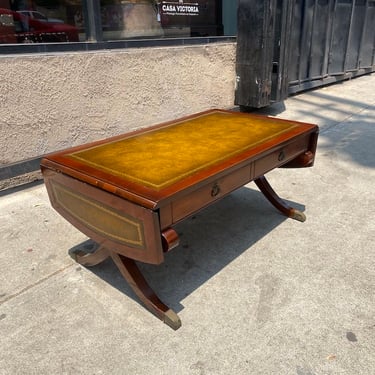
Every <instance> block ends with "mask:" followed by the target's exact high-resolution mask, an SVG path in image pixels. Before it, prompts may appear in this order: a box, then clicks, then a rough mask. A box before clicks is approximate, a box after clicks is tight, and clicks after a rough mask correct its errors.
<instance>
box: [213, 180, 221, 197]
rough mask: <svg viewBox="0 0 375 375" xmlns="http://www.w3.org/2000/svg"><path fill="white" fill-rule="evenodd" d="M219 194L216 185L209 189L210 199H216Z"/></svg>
mask: <svg viewBox="0 0 375 375" xmlns="http://www.w3.org/2000/svg"><path fill="white" fill-rule="evenodd" d="M219 193H220V186H219V185H218V184H217V183H216V184H215V185H214V186H212V189H211V197H216V196H217V195H218V194H219Z"/></svg>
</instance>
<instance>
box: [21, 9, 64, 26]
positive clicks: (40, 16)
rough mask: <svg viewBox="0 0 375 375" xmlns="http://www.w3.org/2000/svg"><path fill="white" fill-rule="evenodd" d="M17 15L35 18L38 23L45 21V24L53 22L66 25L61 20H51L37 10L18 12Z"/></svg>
mask: <svg viewBox="0 0 375 375" xmlns="http://www.w3.org/2000/svg"><path fill="white" fill-rule="evenodd" d="M17 13H19V14H22V15H23V16H26V17H29V18H33V19H35V20H38V21H44V22H52V23H64V21H63V20H60V19H58V18H49V17H47V16H45V15H44V14H43V13H40V12H38V11H36V10H17Z"/></svg>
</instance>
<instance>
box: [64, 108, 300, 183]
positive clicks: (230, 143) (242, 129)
mask: <svg viewBox="0 0 375 375" xmlns="http://www.w3.org/2000/svg"><path fill="white" fill-rule="evenodd" d="M297 126H298V125H297V124H295V123H293V122H280V121H277V120H276V121H275V120H273V119H272V118H264V119H263V118H261V117H259V118H258V117H254V118H252V117H248V116H242V115H240V114H239V115H238V116H237V115H236V114H233V113H226V112H219V111H217V112H211V113H209V114H203V115H200V116H198V117H195V118H190V119H188V120H184V121H180V122H176V123H173V126H171V125H166V126H165V127H162V128H158V129H155V130H150V131H148V132H147V131H146V132H143V133H141V134H138V135H134V136H129V135H128V136H124V138H122V139H121V138H120V139H117V140H115V141H113V142H107V143H104V144H100V145H97V146H93V147H91V148H88V149H84V150H81V151H77V152H73V153H71V154H69V155H68V156H69V157H70V158H73V159H75V160H78V161H79V162H80V163H83V164H87V165H89V166H91V167H94V168H96V169H98V170H102V171H104V172H107V173H110V174H112V175H115V176H119V177H121V178H123V179H125V180H128V181H131V182H135V183H137V184H141V185H143V186H146V187H149V188H151V189H154V190H161V189H163V188H165V187H168V186H170V185H171V184H173V183H175V182H177V181H179V180H181V179H183V178H186V177H188V176H190V175H192V174H194V173H196V172H198V171H200V170H203V169H205V168H207V167H210V166H212V165H215V164H216V163H219V162H222V161H223V160H225V159H229V158H231V157H233V156H235V155H237V154H240V153H241V152H243V151H246V150H247V149H251V148H253V147H255V146H256V145H258V144H260V143H264V142H266V141H268V140H271V139H272V138H276V137H278V136H280V135H281V134H283V133H285V132H288V131H290V130H291V129H293V128H295V127H297Z"/></svg>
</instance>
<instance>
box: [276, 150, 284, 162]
mask: <svg viewBox="0 0 375 375" xmlns="http://www.w3.org/2000/svg"><path fill="white" fill-rule="evenodd" d="M277 159H278V160H279V161H283V160H284V159H285V151H284V150H281V151H280V153H279V157H278V158H277Z"/></svg>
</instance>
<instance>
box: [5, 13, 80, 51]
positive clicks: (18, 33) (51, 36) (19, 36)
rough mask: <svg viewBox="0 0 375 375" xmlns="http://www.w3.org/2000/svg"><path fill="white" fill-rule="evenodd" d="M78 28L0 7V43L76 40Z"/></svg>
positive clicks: (77, 39) (77, 38)
mask: <svg viewBox="0 0 375 375" xmlns="http://www.w3.org/2000/svg"><path fill="white" fill-rule="evenodd" d="M78 41H79V37H78V28H76V27H75V26H72V25H68V24H65V23H61V22H58V23H54V22H44V21H39V20H37V19H34V18H30V17H26V16H24V15H22V14H20V13H18V12H13V11H11V10H9V9H4V8H0V44H2V43H56V42H78Z"/></svg>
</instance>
